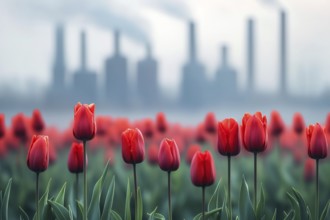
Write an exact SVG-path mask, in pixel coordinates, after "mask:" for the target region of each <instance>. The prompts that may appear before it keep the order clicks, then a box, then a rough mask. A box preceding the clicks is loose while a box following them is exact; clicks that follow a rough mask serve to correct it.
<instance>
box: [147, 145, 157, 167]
mask: <svg viewBox="0 0 330 220" xmlns="http://www.w3.org/2000/svg"><path fill="white" fill-rule="evenodd" d="M148 162H149V163H150V164H151V165H156V164H158V146H157V145H156V144H151V145H150V146H149V147H148Z"/></svg>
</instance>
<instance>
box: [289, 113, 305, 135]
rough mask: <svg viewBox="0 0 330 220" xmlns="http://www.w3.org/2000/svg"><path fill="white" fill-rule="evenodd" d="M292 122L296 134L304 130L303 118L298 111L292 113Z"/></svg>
mask: <svg viewBox="0 0 330 220" xmlns="http://www.w3.org/2000/svg"><path fill="white" fill-rule="evenodd" d="M292 124H293V130H294V131H295V132H296V133H297V134H301V133H303V131H304V130H305V122H304V118H303V116H302V115H301V114H300V113H299V112H297V113H295V114H294V115H293V123H292Z"/></svg>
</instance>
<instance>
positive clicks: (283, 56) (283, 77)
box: [279, 10, 287, 95]
mask: <svg viewBox="0 0 330 220" xmlns="http://www.w3.org/2000/svg"><path fill="white" fill-rule="evenodd" d="M286 16H287V15H286V12H285V11H284V10H280V57H279V58H280V93H281V94H282V95H286V94H287V46H286V42H287V36H286V35H287V33H286V26H287V24H286Z"/></svg>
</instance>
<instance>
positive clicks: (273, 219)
mask: <svg viewBox="0 0 330 220" xmlns="http://www.w3.org/2000/svg"><path fill="white" fill-rule="evenodd" d="M276 213H277V210H276V209H275V211H274V214H273V217H272V220H276Z"/></svg>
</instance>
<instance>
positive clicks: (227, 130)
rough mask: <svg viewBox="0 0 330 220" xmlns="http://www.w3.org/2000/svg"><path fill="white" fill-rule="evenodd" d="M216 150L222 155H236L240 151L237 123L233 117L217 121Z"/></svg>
mask: <svg viewBox="0 0 330 220" xmlns="http://www.w3.org/2000/svg"><path fill="white" fill-rule="evenodd" d="M217 146H218V151H219V153H220V154H221V155H224V156H236V155H237V154H239V152H240V141H239V128H238V123H237V122H236V121H235V119H233V118H229V119H225V120H223V121H221V122H219V123H218V144H217Z"/></svg>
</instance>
